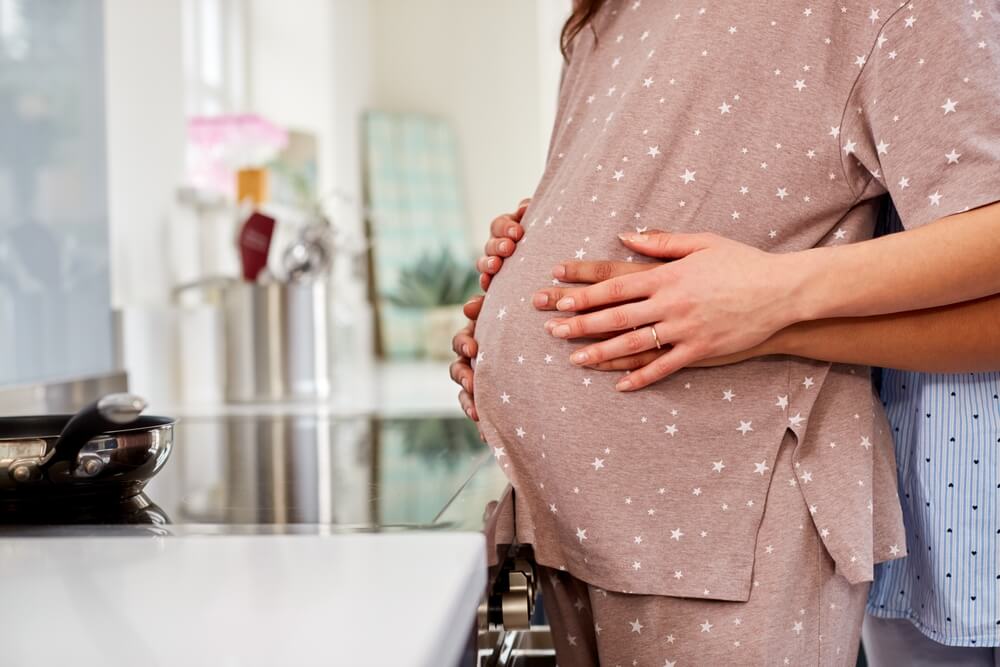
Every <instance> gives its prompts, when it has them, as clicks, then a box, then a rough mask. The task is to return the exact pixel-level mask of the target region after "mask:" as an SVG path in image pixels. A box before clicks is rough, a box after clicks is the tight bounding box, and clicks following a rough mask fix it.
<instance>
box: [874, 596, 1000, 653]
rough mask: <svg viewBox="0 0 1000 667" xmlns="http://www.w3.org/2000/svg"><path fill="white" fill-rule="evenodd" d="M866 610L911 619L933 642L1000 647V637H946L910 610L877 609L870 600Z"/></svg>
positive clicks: (883, 615) (885, 616) (877, 615)
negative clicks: (935, 634)
mask: <svg viewBox="0 0 1000 667" xmlns="http://www.w3.org/2000/svg"><path fill="white" fill-rule="evenodd" d="M865 612H866V613H867V614H868V615H869V616H873V617H875V618H885V619H893V620H898V621H909V622H910V623H912V624H913V627H915V628H916V629H917V630H919V631H920V634H922V635H923V636H925V637H927V638H928V639H930V640H931V641H932V642H935V643H938V644H941V645H942V646H954V647H961V648H997V647H1000V637H992V638H990V639H984V638H983V637H982V636H981V635H980V636H975V635H965V636H962V637H945V636H943V633H941V632H940V631H938V630H937V629H935V628H932V627H930V626H928V625H926V624H924V623H923V622H921V620H920V618H919V617H918V616H917V615H916V614H914V613H913V611H910V610H906V611H904V610H896V609H877V608H875V607H873V606H872V604H871V603H870V602H869V603H868V604H867V605H866V606H865ZM931 633H938V634H939V635H942V636H941V637H933V636H931Z"/></svg>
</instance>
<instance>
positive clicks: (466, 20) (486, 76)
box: [369, 0, 565, 251]
mask: <svg viewBox="0 0 1000 667" xmlns="http://www.w3.org/2000/svg"><path fill="white" fill-rule="evenodd" d="M562 4H565V0H559V1H558V2H556V1H555V0H505V1H504V2H469V1H468V0H420V1H419V2H413V1H412V0H371V2H370V3H369V5H370V7H371V46H372V101H373V104H374V106H375V107H376V108H379V109H385V110H390V111H419V112H426V113H434V114H438V115H441V116H444V117H445V118H448V119H449V120H451V121H452V122H453V124H454V127H455V129H456V131H457V132H458V138H459V142H460V146H461V151H462V155H461V158H462V162H463V164H464V167H465V174H466V178H465V183H464V186H465V192H466V202H467V206H466V208H467V210H468V214H469V218H468V219H469V230H470V244H471V246H472V248H473V249H474V250H477V251H478V249H480V248H481V247H482V242H483V240H485V238H486V234H487V230H488V225H489V221H490V220H492V219H493V218H494V217H495V216H496V215H498V214H500V213H503V212H506V211H510V210H512V209H513V208H515V207H516V206H517V203H518V201H519V200H520V199H521V198H522V197H528V196H531V194H532V192H533V191H534V188H535V185H536V184H537V181H538V179H539V177H540V176H541V173H542V169H543V167H544V160H545V152H546V149H547V146H548V138H549V133H550V130H551V123H552V115H553V113H554V103H555V94H556V84H557V83H558V73H559V58H560V56H559V54H558V45H557V43H556V41H555V39H554V38H552V40H551V42H550V43H548V44H546V41H548V40H547V39H545V38H544V37H543V35H547V34H550V33H551V30H552V22H553V21H552V17H553V16H555V17H556V21H558V20H559V18H561V11H560V10H559V9H558V8H559V7H560V5H562ZM546 5H548V6H546ZM553 7H555V9H553ZM553 63H555V64H554V65H553ZM553 71H554V72H555V75H554V76H553Z"/></svg>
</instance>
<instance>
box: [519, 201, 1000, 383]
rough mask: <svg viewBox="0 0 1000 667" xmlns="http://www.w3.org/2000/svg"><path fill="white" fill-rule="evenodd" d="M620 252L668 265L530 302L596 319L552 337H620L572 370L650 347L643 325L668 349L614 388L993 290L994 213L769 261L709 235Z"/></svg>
mask: <svg viewBox="0 0 1000 667" xmlns="http://www.w3.org/2000/svg"><path fill="white" fill-rule="evenodd" d="M622 242H623V243H624V244H625V245H626V246H627V247H628V248H630V249H632V250H634V251H636V252H641V253H642V254H644V255H647V256H650V257H655V258H660V259H665V260H673V261H669V262H664V263H659V264H654V265H653V266H652V268H649V269H648V270H645V271H641V270H640V271H634V272H632V273H628V274H626V275H617V276H614V277H611V278H609V279H607V280H603V281H601V282H599V283H595V284H592V285H588V286H585V287H556V288H550V289H544V290H539V291H538V292H537V293H536V294H535V297H534V303H535V305H536V307H537V308H539V309H542V310H546V309H553V306H554V308H555V309H557V310H559V311H579V310H587V311H594V312H587V313H584V314H576V315H573V316H571V317H556V318H553V319H552V320H550V321H548V322H546V328H547V330H548V331H549V333H550V334H552V335H553V336H556V337H559V338H585V337H593V336H594V335H599V334H608V333H612V332H625V333H621V334H620V335H617V336H615V337H613V338H610V339H608V340H605V341H601V342H598V343H593V344H590V345H586V346H583V347H581V348H580V349H578V350H576V351H574V352H573V354H572V355H571V357H570V359H571V361H572V362H573V363H576V364H578V365H593V364H596V363H600V362H603V361H609V360H612V359H616V358H619V357H624V356H629V355H631V354H635V353H638V352H643V351H646V350H648V349H652V348H655V340H656V339H655V338H654V337H653V336H652V334H651V332H649V331H645V330H644V328H645V327H648V326H654V327H655V328H656V333H657V337H658V339H659V340H660V341H661V342H663V343H670V348H669V349H667V350H661V351H660V354H659V355H658V356H657V357H656V358H655V359H653V360H652V361H651V362H650V363H649V364H647V365H646V366H643V367H641V368H639V369H637V370H635V371H634V372H633V373H630V374H629V375H628V376H627V377H625V378H623V379H622V380H620V381H619V383H618V385H617V388H618V389H620V390H630V389H631V390H634V389H640V388H642V387H645V386H647V385H649V384H651V383H652V382H655V381H657V380H659V379H662V378H664V377H666V376H668V375H670V374H671V373H673V372H675V371H677V370H679V369H680V368H684V367H685V366H690V365H692V364H694V363H696V362H698V361H701V360H704V359H710V358H713V357H724V356H727V355H731V354H738V353H741V352H743V351H745V350H748V349H751V348H754V347H756V346H757V345H760V344H761V343H763V342H764V341H766V340H767V339H769V338H770V337H771V336H773V335H774V334H775V333H777V332H778V331H780V330H782V329H785V328H786V327H789V326H792V325H794V324H797V323H800V322H810V321H816V320H824V319H829V318H843V317H867V316H874V315H884V314H889V313H898V312H904V311H913V310H921V309H927V308H935V307H939V306H946V305H950V304H955V303H960V302H965V301H970V300H974V299H980V298H983V297H987V296H990V295H993V294H996V293H998V292H1000V272H998V271H996V270H995V268H996V266H997V265H998V263H1000V203H997V204H992V205H989V206H983V207H980V208H977V209H973V210H970V211H966V212H963V213H958V214H955V215H951V216H948V217H947V218H945V219H941V220H938V221H936V222H934V223H932V224H928V225H925V226H923V227H921V228H919V229H915V230H911V231H907V232H903V233H899V234H890V235H888V236H883V237H880V238H877V239H872V240H869V241H863V242H859V243H852V244H846V245H842V246H834V247H822V248H812V249H809V250H805V251H801V252H792V253H782V254H777V253H768V252H764V251H761V250H758V249H756V248H753V247H751V246H748V245H745V244H742V243H739V242H737V241H733V240H730V239H725V238H722V237H719V236H716V235H714V234H669V233H665V232H654V233H646V234H627V235H623V236H622ZM567 264H568V263H567V262H562V263H560V264H559V265H557V266H556V267H554V269H553V276H555V277H556V278H559V279H560V280H565V279H566V265H567ZM560 276H562V277H560ZM887 276H891V277H892V279H891V280H888V279H886V277H887ZM595 309H596V310H595ZM636 327H638V328H639V329H638V330H637V331H630V329H633V328H636Z"/></svg>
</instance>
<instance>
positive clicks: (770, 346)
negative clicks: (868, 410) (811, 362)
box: [750, 295, 1000, 373]
mask: <svg viewBox="0 0 1000 667" xmlns="http://www.w3.org/2000/svg"><path fill="white" fill-rule="evenodd" d="M762 354H792V355H795V356H800V357H810V358H812V359H820V360H823V361H833V362H841V363H853V364H864V365H867V366H882V367H885V368H899V369H904V370H912V371H922V372H926V373H960V372H976V371H993V370H1000V295H998V296H991V297H987V298H984V299H978V300H976V301H969V302H966V303H958V304H952V305H948V306H941V307H938V308H932V309H928V310H917V311H909V312H904V313H894V314H889V315H878V316H874V317H861V318H835V319H826V320H815V321H812V322H801V323H799V324H795V325H792V326H791V327H788V328H786V329H783V330H781V331H779V332H778V333H776V334H775V335H774V336H773V337H772V338H771V339H769V340H767V341H765V342H764V343H763V344H762V345H761V346H760V348H759V349H758V350H752V351H751V355H750V356H759V355H762Z"/></svg>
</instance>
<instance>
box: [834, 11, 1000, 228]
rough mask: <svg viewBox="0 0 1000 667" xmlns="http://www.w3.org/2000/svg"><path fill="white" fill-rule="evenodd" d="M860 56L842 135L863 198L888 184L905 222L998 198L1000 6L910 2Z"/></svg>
mask: <svg viewBox="0 0 1000 667" xmlns="http://www.w3.org/2000/svg"><path fill="white" fill-rule="evenodd" d="M856 60H857V65H858V66H859V68H860V74H859V77H858V79H857V81H856V82H855V85H854V88H853V89H852V91H851V94H850V96H849V99H848V102H847V105H846V106H845V108H844V118H843V120H842V122H841V126H840V143H841V157H842V159H843V162H844V169H845V171H846V175H847V178H848V182H849V183H850V184H851V186H852V187H853V189H854V191H855V194H856V195H857V196H858V197H859V198H862V199H863V198H865V197H866V196H877V195H881V194H885V193H886V192H887V193H889V195H890V196H891V197H892V201H893V204H894V205H895V207H896V210H897V211H898V212H899V217H900V220H901V221H902V223H903V225H904V226H905V227H906V228H907V229H912V228H915V227H919V226H920V225H924V224H926V223H928V222H932V221H934V220H937V219H939V218H943V217H945V216H947V215H951V214H953V213H959V212H961V211H966V210H969V209H972V208H976V207H979V206H984V205H986V204H990V203H993V202H996V201H998V200H1000V5H998V4H997V3H996V2H992V1H984V0H975V1H974V2H972V3H969V4H967V3H966V2H953V1H951V0H948V1H945V0H925V1H923V2H911V3H909V4H907V5H905V6H904V7H901V8H900V9H899V10H897V11H896V12H895V13H894V14H893V15H892V16H891V17H890V18H889V20H888V21H887V22H886V24H885V25H884V26H883V29H882V31H881V32H880V33H879V37H878V41H877V42H876V43H875V44H873V45H872V49H871V52H870V53H869V54H867V56H865V55H859V56H857V57H856Z"/></svg>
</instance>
